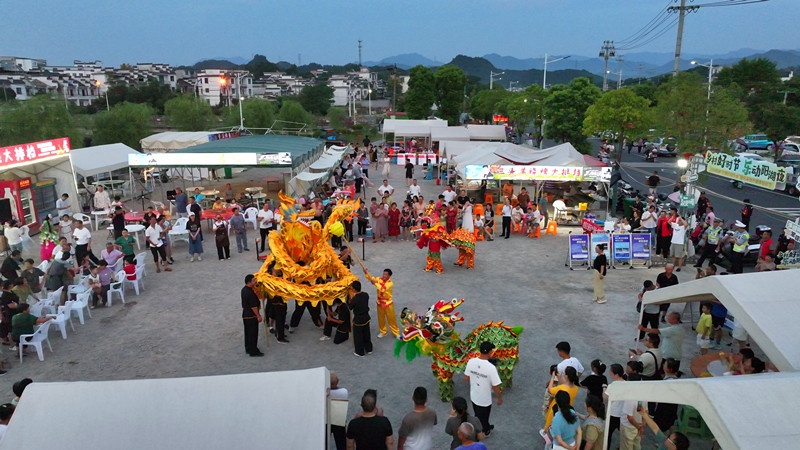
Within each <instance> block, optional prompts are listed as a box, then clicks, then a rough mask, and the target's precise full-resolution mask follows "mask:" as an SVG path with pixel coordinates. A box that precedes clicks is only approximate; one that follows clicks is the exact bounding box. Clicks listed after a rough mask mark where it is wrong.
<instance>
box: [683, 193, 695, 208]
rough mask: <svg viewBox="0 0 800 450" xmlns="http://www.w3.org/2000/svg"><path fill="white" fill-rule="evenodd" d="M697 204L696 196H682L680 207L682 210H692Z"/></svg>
mask: <svg viewBox="0 0 800 450" xmlns="http://www.w3.org/2000/svg"><path fill="white" fill-rule="evenodd" d="M696 204H697V203H696V202H695V199H694V195H687V194H681V197H680V206H681V208H689V209H692V208H694V207H695V205H696Z"/></svg>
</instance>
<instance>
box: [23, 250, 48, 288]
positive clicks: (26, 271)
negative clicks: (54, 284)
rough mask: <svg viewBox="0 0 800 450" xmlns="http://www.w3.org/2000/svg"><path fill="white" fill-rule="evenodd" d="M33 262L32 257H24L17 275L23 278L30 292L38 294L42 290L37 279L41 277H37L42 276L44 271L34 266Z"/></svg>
mask: <svg viewBox="0 0 800 450" xmlns="http://www.w3.org/2000/svg"><path fill="white" fill-rule="evenodd" d="M33 263H34V261H33V260H32V259H30V258H28V259H26V260H25V262H23V265H22V271H21V272H20V273H19V276H20V277H22V278H24V279H25V281H26V282H27V283H28V288H30V290H31V292H33V293H34V294H39V293H40V292H42V284H41V283H40V281H39V280H41V278H39V277H43V276H44V272H43V271H42V270H41V269H39V268H38V267H36V266H34V265H33Z"/></svg>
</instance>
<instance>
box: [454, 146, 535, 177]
mask: <svg viewBox="0 0 800 450" xmlns="http://www.w3.org/2000/svg"><path fill="white" fill-rule="evenodd" d="M539 152H542V150H535V149H532V148H530V147H525V146H522V145H516V144H512V143H510V142H481V143H480V145H477V146H476V147H474V148H473V149H472V150H470V151H467V152H464V153H461V154H459V155H457V156H455V157H454V160H455V163H456V173H457V174H458V176H460V177H461V178H464V172H465V171H466V168H467V166H468V165H474V164H478V165H489V166H491V165H502V164H530V163H531V162H532V161H536V160H537V159H538V156H536V155H538V154H539Z"/></svg>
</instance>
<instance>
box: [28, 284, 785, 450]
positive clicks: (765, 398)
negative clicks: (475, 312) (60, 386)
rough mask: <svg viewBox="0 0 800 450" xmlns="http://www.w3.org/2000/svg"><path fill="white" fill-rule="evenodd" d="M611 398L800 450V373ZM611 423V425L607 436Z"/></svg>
mask: <svg viewBox="0 0 800 450" xmlns="http://www.w3.org/2000/svg"><path fill="white" fill-rule="evenodd" d="M739 276H740V275H736V276H732V277H721V278H738V277H739ZM715 278H716V277H715ZM679 286H680V285H678V286H675V287H679ZM761 287H762V288H763V287H765V285H761ZM670 289H672V287H670V288H667V289H663V290H664V291H667V290H670ZM661 290H662V289H658V290H657V291H661ZM657 291H651V292H657ZM34 384H35V383H34ZM31 386H33V385H31ZM25 392H26V394H25V395H28V394H27V392H28V391H27V390H26V391H25ZM606 394H608V400H609V408H610V404H611V402H617V401H624V400H636V401H643V402H647V401H650V402H665V403H674V404H680V405H689V406H691V407H693V408H694V409H696V410H697V411H698V412H699V413H700V415H701V416H702V417H703V421H704V422H705V423H706V425H707V426H708V429H709V430H711V432H712V433H713V434H714V439H716V440H717V443H718V444H719V445H720V448H723V449H725V450H735V449H740V450H749V449H753V450H761V449H773V448H776V449H777V448H797V447H795V446H796V445H798V444H797V442H798V436H799V435H798V431H797V424H796V422H795V421H796V420H797V416H795V410H796V409H797V405H800V374H797V373H765V374H758V375H743V376H726V377H714V378H691V379H682V380H670V381H662V382H652V381H636V382H618V383H611V385H609V386H608V389H607V390H606ZM609 423H610V422H609V421H606V433H608V425H609Z"/></svg>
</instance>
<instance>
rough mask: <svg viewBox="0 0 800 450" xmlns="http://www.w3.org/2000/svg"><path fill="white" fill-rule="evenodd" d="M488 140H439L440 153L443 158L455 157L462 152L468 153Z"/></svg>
mask: <svg viewBox="0 0 800 450" xmlns="http://www.w3.org/2000/svg"><path fill="white" fill-rule="evenodd" d="M485 143H486V142H480V141H467V142H464V141H449V140H448V141H440V142H439V154H440V155H442V157H443V158H453V157H455V156H456V155H460V154H462V153H466V152H468V151H470V150H472V149H474V148H475V147H478V146H479V145H483V144H485Z"/></svg>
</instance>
